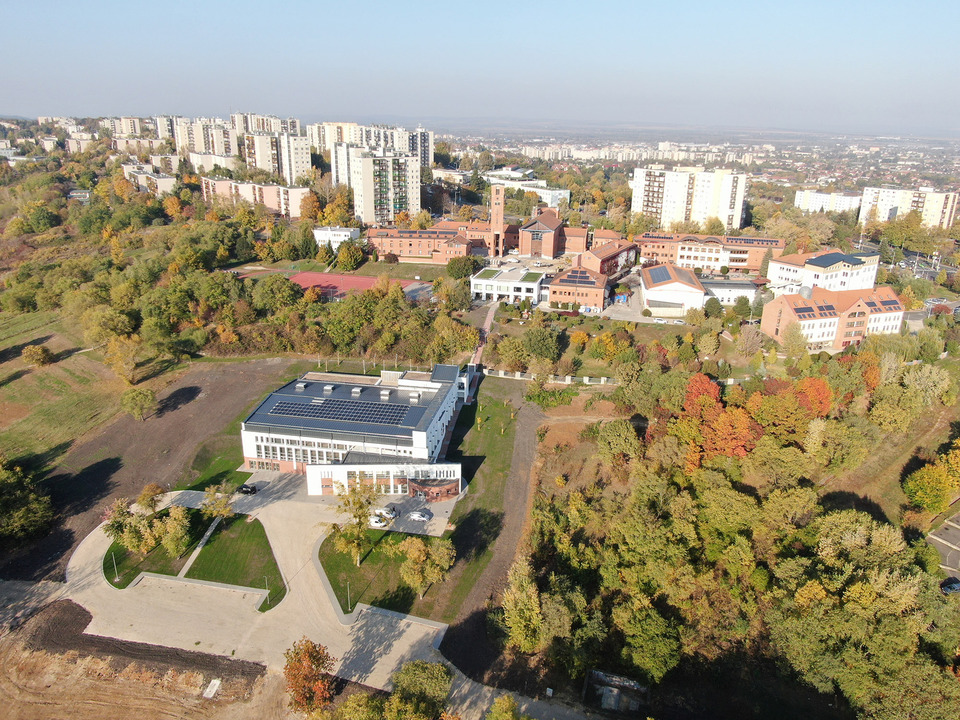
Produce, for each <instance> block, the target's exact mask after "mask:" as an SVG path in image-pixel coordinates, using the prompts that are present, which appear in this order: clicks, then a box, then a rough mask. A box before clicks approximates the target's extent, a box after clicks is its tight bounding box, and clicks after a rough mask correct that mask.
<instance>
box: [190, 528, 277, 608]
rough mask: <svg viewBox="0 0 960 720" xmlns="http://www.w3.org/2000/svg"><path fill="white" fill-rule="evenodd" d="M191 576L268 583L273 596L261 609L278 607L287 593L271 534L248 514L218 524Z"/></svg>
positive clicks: (248, 583) (258, 584) (259, 585)
mask: <svg viewBox="0 0 960 720" xmlns="http://www.w3.org/2000/svg"><path fill="white" fill-rule="evenodd" d="M187 577H188V578H192V579H194V580H208V581H210V582H219V583H225V584H227V585H240V586H243V587H253V588H262V587H264V583H266V586H267V587H269V589H270V596H269V597H268V598H267V601H266V602H265V603H264V604H263V605H262V606H261V607H260V610H261V611H265V610H269V609H270V608H271V607H274V606H275V605H276V604H277V603H279V602H280V601H281V600H283V596H284V595H286V587H285V585H284V583H283V576H282V575H281V574H280V568H279V567H277V561H276V559H275V558H274V557H273V550H271V548H270V541H269V540H268V539H267V533H266V531H265V530H264V529H263V525H262V524H261V523H260V521H259V520H256V519H250V518H249V516H247V515H234V516H233V517H232V518H230V519H229V520H226V521H223V522H221V523H220V525H218V526H217V529H216V530H214V532H213V535H211V536H210V539H209V540H208V541H207V544H206V545H204V546H203V549H202V550H201V551H200V554H199V555H198V556H197V559H196V560H195V561H194V563H193V565H192V566H191V568H190V570H189V571H188V572H187Z"/></svg>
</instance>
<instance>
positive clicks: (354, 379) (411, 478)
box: [240, 365, 472, 501]
mask: <svg viewBox="0 0 960 720" xmlns="http://www.w3.org/2000/svg"><path fill="white" fill-rule="evenodd" d="M471 375H472V369H471V368H469V367H468V370H467V371H466V372H464V373H461V372H460V369H459V368H458V367H457V366H455V365H435V366H434V367H433V370H432V372H405V371H395V370H383V371H382V372H381V374H380V377H370V376H367V375H345V374H338V373H322V372H308V373H306V374H305V375H302V376H301V377H300V378H298V379H296V380H293V381H292V382H289V383H287V384H286V385H284V386H283V387H281V388H279V389H278V390H277V391H275V392H273V393H271V394H270V396H269V397H267V399H266V400H264V401H263V402H262V403H260V405H258V406H257V408H256V409H255V410H254V411H253V412H252V413H250V415H249V416H247V418H246V419H245V420H244V421H243V423H242V424H241V429H240V438H241V442H242V445H243V464H244V467H245V468H247V469H249V470H274V471H279V472H292V473H300V474H302V475H305V477H306V483H307V493H308V494H310V495H335V494H340V493H343V492H345V491H346V490H347V489H348V488H349V487H351V486H354V485H366V486H370V487H373V488H374V489H375V490H376V491H377V492H379V493H383V494H389V495H419V496H420V497H423V498H424V499H426V500H428V501H433V500H443V499H448V498H453V497H456V496H457V495H459V494H460V493H461V492H462V491H463V485H464V482H463V473H462V468H461V466H460V463H453V462H447V461H446V460H445V458H444V438H445V437H446V435H447V432H448V431H449V430H450V427H451V425H452V423H453V421H454V418H455V417H456V408H457V403H458V401H464V400H466V399H467V396H468V388H469V383H470V379H471Z"/></svg>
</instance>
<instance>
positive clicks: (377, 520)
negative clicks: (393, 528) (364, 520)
mask: <svg viewBox="0 0 960 720" xmlns="http://www.w3.org/2000/svg"><path fill="white" fill-rule="evenodd" d="M386 526H387V521H386V520H384V519H383V518H382V517H380V516H379V515H371V516H370V527H372V528H376V529H377V530H379V529H381V528H385V527H386Z"/></svg>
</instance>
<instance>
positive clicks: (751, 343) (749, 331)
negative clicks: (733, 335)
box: [736, 325, 763, 358]
mask: <svg viewBox="0 0 960 720" xmlns="http://www.w3.org/2000/svg"><path fill="white" fill-rule="evenodd" d="M762 348H763V333H761V332H760V329H759V328H758V327H757V326H756V325H746V326H744V327H743V329H742V330H740V335H739V336H738V337H737V345H736V350H737V355H739V356H740V357H744V358H748V357H751V356H752V355H756V354H757V352H758V351H759V350H761V349H762Z"/></svg>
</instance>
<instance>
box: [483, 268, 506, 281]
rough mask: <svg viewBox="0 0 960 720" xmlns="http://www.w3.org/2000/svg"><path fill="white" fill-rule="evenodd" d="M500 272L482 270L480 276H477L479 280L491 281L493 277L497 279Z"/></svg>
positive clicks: (495, 269)
mask: <svg viewBox="0 0 960 720" xmlns="http://www.w3.org/2000/svg"><path fill="white" fill-rule="evenodd" d="M498 272H500V271H499V270H498V269H497V268H487V269H486V270H481V271H480V274H479V275H477V279H478V280H489V279H490V278H492V277H495V276H496V274H497V273H498Z"/></svg>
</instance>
